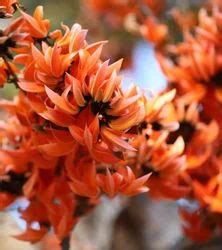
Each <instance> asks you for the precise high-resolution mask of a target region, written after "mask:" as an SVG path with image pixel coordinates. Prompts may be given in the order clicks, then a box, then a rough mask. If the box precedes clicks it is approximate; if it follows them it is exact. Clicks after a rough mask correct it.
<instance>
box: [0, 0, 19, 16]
mask: <svg viewBox="0 0 222 250" xmlns="http://www.w3.org/2000/svg"><path fill="white" fill-rule="evenodd" d="M17 3H18V1H17V0H1V2H0V18H4V17H11V16H12V14H13V13H14V12H15V10H16V4H17Z"/></svg>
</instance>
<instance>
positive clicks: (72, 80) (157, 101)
mask: <svg viewBox="0 0 222 250" xmlns="http://www.w3.org/2000/svg"><path fill="white" fill-rule="evenodd" d="M18 12H19V14H20V16H19V17H18V18H17V19H15V20H14V21H13V22H12V23H11V24H10V25H9V26H8V27H7V28H6V29H5V30H3V31H2V32H1V40H0V41H1V45H0V56H1V62H2V63H1V71H0V72H1V86H4V85H5V84H6V83H7V82H8V83H14V84H15V85H16V87H17V88H18V94H17V96H16V97H15V98H14V99H13V100H12V101H7V100H1V101H0V108H1V109H2V110H4V119H2V121H1V123H0V143H1V150H0V157H1V160H0V163H1V168H0V208H1V209H4V208H6V207H8V206H9V205H10V204H12V202H13V201H15V200H16V199H18V198H19V197H25V198H26V199H27V200H28V201H29V204H28V206H27V207H26V208H25V209H21V210H20V213H21V217H22V218H23V219H24V220H25V221H26V224H27V228H26V231H25V232H24V233H23V234H21V235H18V236H16V237H17V238H18V239H20V240H25V241H30V242H37V241H39V240H41V239H43V238H45V237H47V234H48V233H50V232H53V233H54V234H55V235H56V237H57V239H58V241H60V242H61V241H62V240H63V239H64V238H66V237H67V236H68V235H69V233H70V231H71V230H72V228H73V227H74V225H75V224H76V223H77V222H78V220H79V218H80V217H81V216H83V215H85V214H86V213H87V212H88V211H90V210H91V209H92V208H93V207H95V206H96V205H97V204H98V203H99V201H100V197H101V195H104V194H106V195H108V196H109V197H114V196H116V195H117V194H122V195H126V196H132V195H137V194H139V193H143V192H147V191H148V190H149V185H148V179H149V178H150V175H151V172H152V171H149V169H145V168H146V165H147V164H146V163H145V162H146V161H151V164H153V168H156V171H160V172H161V174H160V176H161V177H160V178H162V176H163V178H165V177H166V176H170V177H171V174H172V176H173V175H174V176H175V175H176V174H177V173H178V172H179V171H180V169H182V167H181V166H180V162H181V164H183V163H184V157H183V156H182V155H181V154H182V151H183V139H182V138H179V139H178V140H177V142H175V143H173V144H172V145H168V144H166V145H162V146H161V145H160V143H161V144H162V141H163V140H164V141H165V140H166V134H163V133H162V132H156V131H155V130H156V129H155V127H156V126H157V125H155V124H157V123H158V122H159V120H161V121H162V120H163V123H164V119H165V118H164V117H162V115H161V113H162V112H163V109H164V107H165V106H166V105H167V104H168V103H170V102H171V101H172V100H173V98H174V96H175V91H174V90H172V91H170V92H169V93H168V92H166V93H163V94H162V95H158V96H157V97H153V98H149V99H148V98H147V97H146V96H145V95H144V93H143V92H142V91H140V90H139V89H138V88H137V87H136V86H132V87H131V88H130V89H129V90H128V91H124V90H123V89H122V87H121V77H120V76H119V71H120V68H121V64H122V60H119V61H117V62H114V63H112V64H110V62H109V60H107V61H104V60H102V58H101V53H102V48H103V46H104V44H105V43H106V42H104V41H101V42H96V43H91V44H90V43H88V41H87V39H86V35H87V30H84V29H82V27H81V26H80V25H79V24H74V25H73V26H72V27H71V28H69V27H67V26H65V25H62V28H61V29H58V30H54V31H52V32H50V31H49V29H50V22H49V20H47V19H45V18H44V16H43V8H42V7H41V6H39V7H37V8H36V10H35V11H34V13H33V16H31V15H29V14H28V13H26V12H24V11H23V10H22V9H20V8H18ZM166 124H167V122H166ZM170 126H172V127H175V126H173V125H172V124H171V125H170V123H169V125H168V127H170ZM167 129H168V128H166V130H167ZM172 130H173V128H172ZM147 134H150V138H151V137H152V139H150V140H148V144H147V147H148V148H147V151H148V152H149V157H148V156H145V155H144V154H143V152H141V156H139V157H145V158H144V167H142V165H141V166H140V167H141V168H140V169H139V168H138V167H137V163H136V161H135V157H137V150H138V147H139V146H138V140H140V138H141V137H142V140H143V139H145V140H146V138H147ZM144 144H145V146H146V141H144ZM178 145H180V149H179V150H177V149H175V147H177V146H178ZM152 151H153V152H152ZM158 152H162V154H163V158H162V161H164V159H165V158H166V159H168V158H169V160H170V162H169V164H167V165H166V166H162V167H161V166H160V167H158V166H159V165H160V164H161V162H158V161H155V160H154V158H155V157H157V155H158V154H159V153H158ZM151 155H153V156H154V155H156V156H154V158H153V159H152V160H151ZM172 157H173V158H174V157H175V159H170V158H172ZM171 163H172V164H173V165H172V166H171ZM164 176H165V177H164ZM154 181H155V178H154ZM157 181H160V182H161V181H162V179H160V180H159V178H158V180H157ZM36 223H37V224H38V225H37V227H36ZM51 229H53V230H51Z"/></svg>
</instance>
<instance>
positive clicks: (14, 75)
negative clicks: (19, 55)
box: [2, 56, 18, 87]
mask: <svg viewBox="0 0 222 250" xmlns="http://www.w3.org/2000/svg"><path fill="white" fill-rule="evenodd" d="M2 58H3V60H4V63H5V65H6V67H7V69H8V72H9V74H10V75H11V76H12V77H13V83H14V84H15V85H16V87H18V77H17V75H16V74H15V72H14V71H13V69H12V67H11V65H10V63H9V62H8V61H7V59H6V58H5V56H3V57H2Z"/></svg>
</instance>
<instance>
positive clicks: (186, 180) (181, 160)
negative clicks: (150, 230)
mask: <svg viewBox="0 0 222 250" xmlns="http://www.w3.org/2000/svg"><path fill="white" fill-rule="evenodd" d="M110 2H112V1H110ZM142 2H143V3H142ZM145 2H146V1H140V2H136V1H135V2H133V3H134V5H133V4H132V5H129V4H128V5H127V8H129V7H130V6H133V7H134V9H130V10H129V9H127V10H126V9H124V8H121V9H120V8H119V9H118V8H117V9H115V8H113V6H114V4H115V3H114V1H113V3H112V4H113V5H112V6H111V5H109V6H108V5H107V6H104V5H101V4H100V2H99V1H91V5H92V6H93V7H94V11H95V12H96V13H100V14H103V15H106V17H107V18H110V16H112V15H115V16H116V15H117V14H119V16H120V17H121V19H120V22H122V23H124V25H125V27H126V28H127V30H128V31H130V32H132V33H133V34H135V33H140V34H141V35H142V36H143V37H145V38H146V39H147V40H148V41H149V42H153V43H154V44H155V45H161V46H156V55H157V59H158V61H159V63H160V65H161V67H162V70H163V72H164V73H165V75H166V77H167V80H168V88H167V89H168V90H171V91H172V89H176V97H175V98H174V99H173V98H171V94H172V92H171V91H170V92H167V93H165V94H164V95H162V96H159V97H157V99H158V98H163V99H162V100H161V99H159V101H157V99H156V101H157V103H158V105H160V106H158V108H156V104H155V98H154V99H153V101H154V102H153V101H151V102H150V101H146V102H145V118H144V121H143V122H142V123H141V125H140V126H139V127H138V128H139V134H138V135H137V136H136V137H134V138H133V139H132V140H131V145H132V146H133V147H134V148H136V149H137V151H131V152H128V153H127V161H126V163H125V164H127V165H130V166H132V168H133V169H135V171H136V172H137V174H138V175H143V174H145V173H146V174H147V173H152V175H151V177H150V178H149V180H148V181H147V186H148V187H149V188H150V192H149V194H150V195H151V196H152V197H155V198H167V199H173V200H178V199H179V198H183V199H182V201H184V200H185V201H186V202H180V204H181V207H180V209H179V210H180V214H181V217H182V219H183V220H184V224H183V229H184V232H185V234H186V235H187V236H188V237H190V238H191V239H192V240H196V241H204V240H208V239H210V238H211V237H212V236H213V235H214V234H215V233H216V232H218V231H220V229H221V225H222V223H221V218H222V213H221V212H222V210H221V207H222V199H221V194H220V187H221V184H222V182H221V180H222V179H221V136H222V134H221V128H222V119H221V117H222V113H221V111H220V110H221V102H222V60H221V58H222V57H221V55H222V54H221V53H222V47H221V42H222V37H221V29H222V9H221V1H209V2H210V3H209V4H208V5H205V6H204V7H203V8H201V9H200V10H199V11H198V12H197V15H196V14H195V13H193V12H191V11H190V10H188V11H187V12H181V11H180V10H179V9H176V8H173V9H172V10H171V11H170V13H171V15H172V19H173V20H174V21H176V26H177V29H178V30H177V31H179V30H180V31H181V32H180V33H181V34H179V35H178V39H177V40H179V42H178V41H175V42H172V40H173V39H171V37H170V35H169V34H170V32H171V30H170V28H172V27H171V26H170V25H169V22H168V26H167V25H166V24H164V23H163V24H162V23H161V22H160V21H158V20H157V19H156V17H157V15H156V13H157V12H155V11H153V13H152V12H151V11H149V13H148V12H147V9H145V10H146V11H145V12H144V7H145V5H146V4H145ZM141 4H142V6H141ZM147 4H148V5H146V6H148V8H149V10H153V9H152V5H149V3H147ZM141 7H142V8H141ZM116 10H117V11H116ZM120 10H126V12H125V13H120ZM144 14H145V15H144ZM153 14H155V15H156V17H154V15H153ZM110 19H112V18H110ZM168 21H169V20H168ZM168 32H169V34H168ZM164 40H165V42H166V43H165V44H163V43H162V42H163V41H164ZM170 93H171V94H170ZM162 104H163V106H161V105H162ZM147 107H149V108H151V109H150V110H152V112H149V111H148V112H147ZM155 110H158V111H157V112H154V111H155ZM153 119H154V120H153ZM191 201H192V202H191ZM189 203H190V204H189ZM193 203H195V206H193Z"/></svg>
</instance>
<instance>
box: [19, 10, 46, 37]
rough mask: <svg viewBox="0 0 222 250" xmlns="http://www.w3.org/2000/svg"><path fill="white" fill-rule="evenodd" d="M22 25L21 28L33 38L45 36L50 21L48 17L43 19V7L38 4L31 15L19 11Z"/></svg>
mask: <svg viewBox="0 0 222 250" xmlns="http://www.w3.org/2000/svg"><path fill="white" fill-rule="evenodd" d="M21 13H22V16H23V19H24V25H23V27H22V28H23V30H24V31H26V32H27V33H28V34H29V35H31V36H32V37H34V38H45V37H46V36H47V35H48V31H49V27H50V22H49V20H48V19H43V7H42V6H38V7H37V8H36V9H35V11H34V13H33V17H32V16H30V15H28V14H27V13H25V12H24V11H21Z"/></svg>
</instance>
